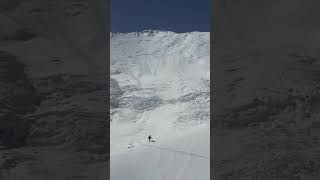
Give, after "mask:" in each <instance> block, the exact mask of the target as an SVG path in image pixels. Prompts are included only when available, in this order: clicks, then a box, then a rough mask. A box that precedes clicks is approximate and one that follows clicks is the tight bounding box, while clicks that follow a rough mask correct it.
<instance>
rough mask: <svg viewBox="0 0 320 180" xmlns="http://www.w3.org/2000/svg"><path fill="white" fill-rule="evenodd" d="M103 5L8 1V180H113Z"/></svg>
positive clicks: (0, 52)
mask: <svg viewBox="0 0 320 180" xmlns="http://www.w3.org/2000/svg"><path fill="white" fill-rule="evenodd" d="M100 2H101V1H99V2H98V1H95V0H93V1H87V0H84V1H82V0H81V1H79V0H71V1H47V0H41V1H39V0H30V1H25V0H14V1H2V2H1V3H0V4H1V7H0V14H1V15H0V157H1V158H0V179H1V180H9V179H21V180H27V179H32V180H43V179H61V180H65V179H70V178H71V179H82V180H91V179H107V177H109V175H108V173H107V171H106V168H107V163H108V162H107V161H106V159H108V156H109V154H108V147H109V144H108V138H109V136H108V133H107V131H108V126H107V122H106V116H107V111H106V106H107V104H106V101H105V100H106V99H107V92H108V86H107V82H106V79H107V78H106V76H107V70H106V69H107V68H106V67H107V62H106V54H107V52H106V46H107V44H108V40H107V37H106V33H105V32H106V31H105V29H104V28H103V27H104V26H105V22H106V20H101V18H103V17H107V16H106V15H103V13H104V12H106V11H105V7H106V6H105V5H101V4H99V3H100ZM103 2H104V1H103ZM106 13H107V12H106ZM99 22H101V23H102V24H100V25H99ZM103 55H104V56H105V57H103ZM97 67H99V68H97Z"/></svg>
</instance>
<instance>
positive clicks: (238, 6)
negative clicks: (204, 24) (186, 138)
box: [211, 0, 320, 180]
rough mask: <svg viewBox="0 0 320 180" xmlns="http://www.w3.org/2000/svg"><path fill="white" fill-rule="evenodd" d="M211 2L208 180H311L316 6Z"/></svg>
mask: <svg viewBox="0 0 320 180" xmlns="http://www.w3.org/2000/svg"><path fill="white" fill-rule="evenodd" d="M215 3H216V4H215V9H214V10H213V12H214V13H213V16H214V17H213V20H214V23H213V26H214V31H215V33H214V34H213V36H214V37H216V39H215V41H214V42H213V47H214V48H213V51H214V53H213V59H214V61H213V64H212V65H213V67H216V68H214V71H213V72H212V74H213V77H214V78H213V79H212V83H213V84H214V86H215V89H214V90H213V101H212V102H213V107H214V112H213V114H214V119H213V122H212V123H213V129H212V130H211V137H212V138H213V139H212V140H213V141H212V142H214V144H215V145H213V148H212V150H211V154H212V156H213V161H212V162H211V163H212V166H211V167H212V170H213V172H214V179H217V180H226V179H261V180H267V179H281V180H287V179H288V180H289V179H318V178H319V174H320V172H319V167H320V164H319V161H318V159H319V153H318V147H319V145H320V144H319V138H320V136H319V134H318V133H315V132H316V131H317V130H319V129H318V124H319V115H320V114H319V112H320V109H319V97H320V96H319V78H318V75H319V72H320V64H319V58H320V57H319V53H318V50H317V45H316V44H318V43H319V38H318V37H319V36H318V29H319V23H317V22H315V18H313V17H315V16H317V15H318V14H319V11H317V10H316V9H317V7H318V6H319V2H318V1H303V0H294V1H287V0H284V1H272V0H271V1H265V2H262V1H259V2H258V1H251V0H245V1H231V0H230V1H228V0H227V1H215ZM258 3H259V4H258ZM260 3H261V4H260ZM215 10H216V11H215ZM220 23H221V24H220Z"/></svg>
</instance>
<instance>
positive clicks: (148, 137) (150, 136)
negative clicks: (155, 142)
mask: <svg viewBox="0 0 320 180" xmlns="http://www.w3.org/2000/svg"><path fill="white" fill-rule="evenodd" d="M148 139H149V142H151V139H152V137H151V134H150V136H149V137H148Z"/></svg>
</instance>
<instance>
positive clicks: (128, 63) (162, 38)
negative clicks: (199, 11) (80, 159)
mask: <svg viewBox="0 0 320 180" xmlns="http://www.w3.org/2000/svg"><path fill="white" fill-rule="evenodd" d="M209 39H210V38H209V33H206V32H191V33H182V34H177V33H174V32H169V31H152V30H148V31H143V32H136V33H127V34H121V33H112V34H111V82H110V84H111V100H112V102H111V104H112V105H111V127H110V131H111V138H110V139H111V142H110V143H111V144H110V145H111V149H110V153H111V177H112V179H113V180H117V179H127V178H129V177H130V179H133V180H134V179H139V180H143V179H146V180H147V179H163V178H165V179H209V116H210V112H209V102H210V98H209V92H210V91H209V88H210V87H209V85H210V79H209V76H210V69H209V67H210V58H209V55H210V53H209V49H210V48H209ZM149 134H152V136H153V138H154V139H155V140H156V142H154V143H152V146H150V144H149V143H147V141H146V140H147V137H148V136H149ZM128 147H130V148H128ZM168 149H169V150H168ZM180 151H184V152H188V153H189V154H188V153H187V154H186V153H184V154H183V153H179V152H180ZM190 153H191V154H190ZM193 153H194V154H196V155H200V156H204V157H205V158H201V157H200V158H199V157H198V158H193V157H194V156H193V155H192V154H193ZM137 157H139V158H138V159H139V162H141V163H139V164H144V165H142V166H139V167H137V166H135V165H134V164H132V163H136V161H137ZM140 157H141V158H140ZM168 164H170V166H168ZM191 164H192V165H191ZM121 167H122V168H121ZM147 167H148V168H147ZM169 167H170V168H169ZM195 167H198V168H201V170H199V169H197V168H195ZM146 168H147V169H146ZM166 168H168V169H166ZM160 169H161V170H160ZM124 170H125V171H128V172H127V175H128V176H123V175H124V174H126V173H123V171H124ZM144 171H148V172H144ZM120 172H122V173H120ZM165 172H166V173H167V174H166V177H163V174H165ZM187 172H188V173H187ZM130 173H131V176H129V174H130ZM132 173H133V174H132Z"/></svg>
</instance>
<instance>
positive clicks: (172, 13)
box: [110, 0, 210, 32]
mask: <svg viewBox="0 0 320 180" xmlns="http://www.w3.org/2000/svg"><path fill="white" fill-rule="evenodd" d="M110 11H111V13H110V15H111V16H110V30H111V32H135V31H141V30H145V29H153V30H169V31H174V32H190V31H210V0H110Z"/></svg>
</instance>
